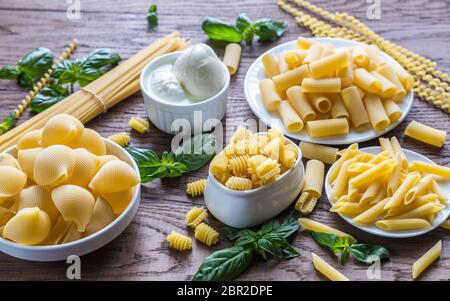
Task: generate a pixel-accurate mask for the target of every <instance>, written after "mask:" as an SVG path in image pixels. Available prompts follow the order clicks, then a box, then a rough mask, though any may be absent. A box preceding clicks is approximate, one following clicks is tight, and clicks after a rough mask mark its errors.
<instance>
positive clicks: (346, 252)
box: [311, 231, 390, 264]
mask: <svg viewBox="0 0 450 301" xmlns="http://www.w3.org/2000/svg"><path fill="white" fill-rule="evenodd" d="M311 235H312V237H313V238H314V240H315V241H316V242H317V243H318V244H320V245H322V246H324V247H326V248H328V249H329V250H330V251H331V252H333V253H334V254H335V255H337V256H338V257H339V261H340V262H341V264H345V263H346V262H347V261H348V258H349V256H350V254H351V255H352V257H353V258H354V259H355V260H356V261H357V262H359V263H363V264H372V263H373V261H374V260H376V259H379V260H382V259H389V257H390V254H389V251H388V250H387V249H386V248H385V247H383V246H380V245H368V244H359V243H354V244H351V243H350V240H349V238H348V237H339V236H336V235H334V234H329V233H322V232H314V231H312V232H311Z"/></svg>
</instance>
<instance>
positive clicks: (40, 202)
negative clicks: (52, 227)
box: [18, 185, 59, 223]
mask: <svg viewBox="0 0 450 301" xmlns="http://www.w3.org/2000/svg"><path fill="white" fill-rule="evenodd" d="M33 207H37V208H39V209H41V210H42V211H44V212H45V213H47V215H48V216H49V217H50V220H51V221H52V222H53V223H55V222H56V221H57V219H58V216H59V211H58V209H56V206H55V204H54V203H53V200H52V194H51V189H50V188H48V187H46V186H39V185H33V186H30V187H28V188H25V189H23V190H22V191H21V192H20V193H19V201H18V209H19V210H21V209H23V208H33Z"/></svg>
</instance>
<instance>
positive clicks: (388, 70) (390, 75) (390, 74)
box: [378, 64, 406, 102]
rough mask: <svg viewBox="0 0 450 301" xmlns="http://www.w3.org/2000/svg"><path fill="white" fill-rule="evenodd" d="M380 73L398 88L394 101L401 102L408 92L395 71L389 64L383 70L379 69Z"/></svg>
mask: <svg viewBox="0 0 450 301" xmlns="http://www.w3.org/2000/svg"><path fill="white" fill-rule="evenodd" d="M378 73H379V74H381V75H382V76H384V77H385V78H386V79H388V80H389V81H390V82H391V83H393V84H394V85H395V87H396V88H397V90H396V91H395V93H394V95H393V97H392V99H393V100H394V101H396V102H399V101H401V100H402V99H403V98H404V97H405V95H406V90H405V88H404V87H403V85H402V83H401V81H400V80H399V78H398V77H397V74H396V73H395V70H394V69H393V68H392V67H391V66H389V65H388V64H385V65H383V66H382V67H381V68H379V69H378Z"/></svg>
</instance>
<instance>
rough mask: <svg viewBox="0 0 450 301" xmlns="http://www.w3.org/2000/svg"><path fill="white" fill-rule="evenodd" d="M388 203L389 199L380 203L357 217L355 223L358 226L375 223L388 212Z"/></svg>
mask: <svg viewBox="0 0 450 301" xmlns="http://www.w3.org/2000/svg"><path fill="white" fill-rule="evenodd" d="M388 201H389V198H385V199H384V200H382V201H380V202H379V203H377V204H375V205H374V206H372V207H370V208H369V209H367V210H366V211H364V212H363V213H361V214H359V215H358V216H356V217H355V218H354V219H353V221H354V222H355V223H357V224H369V223H372V222H374V221H375V220H376V219H377V217H379V216H380V215H382V214H383V213H384V212H385V211H386V209H384V207H385V205H386V203H387V202H388Z"/></svg>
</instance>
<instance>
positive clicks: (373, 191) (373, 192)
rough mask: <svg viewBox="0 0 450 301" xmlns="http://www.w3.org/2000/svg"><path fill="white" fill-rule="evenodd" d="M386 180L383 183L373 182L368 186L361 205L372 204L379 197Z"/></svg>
mask: <svg viewBox="0 0 450 301" xmlns="http://www.w3.org/2000/svg"><path fill="white" fill-rule="evenodd" d="M383 185H384V180H383V181H373V182H372V183H370V184H369V186H367V189H366V191H364V193H363V195H362V197H361V199H360V200H359V203H360V204H367V203H370V202H372V201H373V200H374V199H375V197H376V196H377V194H378V192H379V191H380V189H382V188H383Z"/></svg>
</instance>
